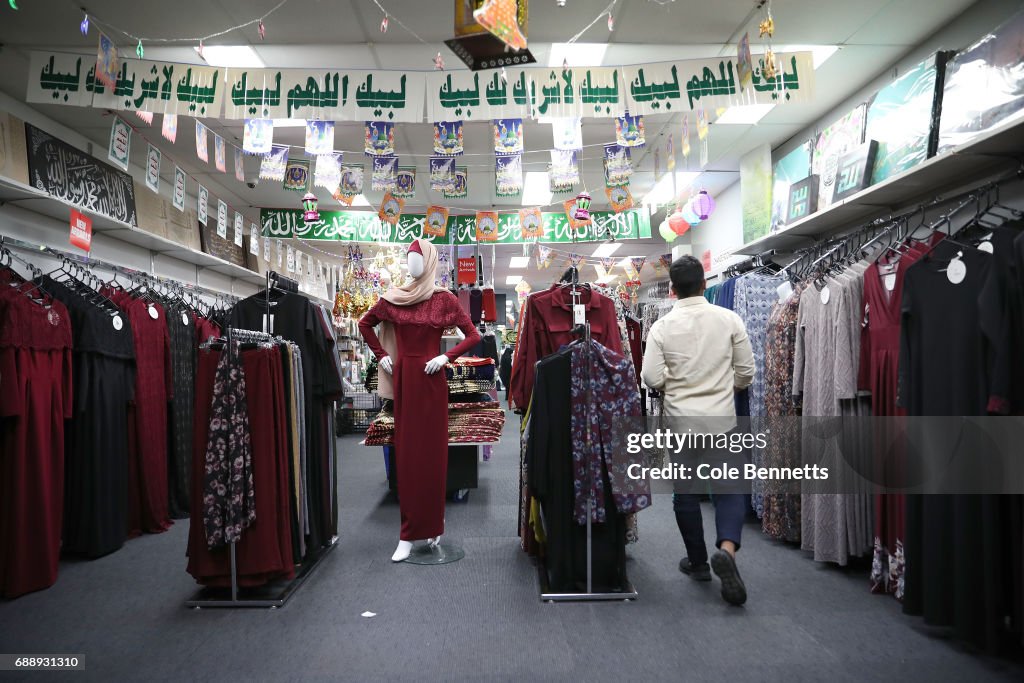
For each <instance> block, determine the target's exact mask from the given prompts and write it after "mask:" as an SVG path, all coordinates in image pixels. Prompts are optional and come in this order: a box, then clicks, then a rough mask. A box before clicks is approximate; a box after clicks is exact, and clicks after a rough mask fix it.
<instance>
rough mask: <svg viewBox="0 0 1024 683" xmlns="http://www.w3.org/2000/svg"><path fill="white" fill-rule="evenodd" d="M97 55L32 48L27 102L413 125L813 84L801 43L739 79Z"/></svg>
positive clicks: (720, 61) (667, 109) (722, 61)
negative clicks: (232, 64) (289, 65)
mask: <svg viewBox="0 0 1024 683" xmlns="http://www.w3.org/2000/svg"><path fill="white" fill-rule="evenodd" d="M95 62H96V60H95V58H94V56H92V55H78V54H69V53H60V52H38V51H37V52H33V53H32V55H31V59H30V63H29V64H30V65H29V79H28V80H29V85H28V94H27V97H26V101H28V102H31V103H41V104H63V105H71V106H80V107H81V106H93V107H98V108H106V109H118V110H132V111H147V112H154V113H165V112H167V113H172V114H188V115H192V116H202V117H210V118H218V117H223V118H227V119H253V118H265V119H287V118H296V119H318V120H324V121H389V122H409V123H415V122H421V121H424V120H427V121H430V122H438V121H486V120H493V119H504V118H527V117H531V116H532V117H534V118H537V117H576V118H578V117H591V118H615V117H618V116H622V115H624V114H625V113H626V111H627V110H628V111H629V113H630V114H633V115H637V114H658V113H674V112H687V111H696V110H697V109H699V108H700V107H704V108H705V109H711V108H717V107H727V106H730V105H733V104H771V103H776V102H782V101H789V100H792V101H806V100H808V99H809V98H810V97H811V95H812V94H813V88H814V62H813V58H812V54H811V53H810V52H796V53H789V54H780V55H778V56H777V63H778V64H779V73H778V75H777V76H775V77H774V78H772V79H769V78H767V77H766V76H765V75H764V71H763V63H762V58H761V57H760V56H759V55H755V56H754V61H753V64H752V66H753V73H752V75H751V86H750V87H748V88H746V89H744V88H743V87H742V86H741V84H740V71H739V65H738V63H737V62H738V56H732V57H720V58H718V57H716V58H713V59H693V60H684V61H677V62H664V63H659V64H646V65H643V66H623V67H589V68H588V67H577V68H570V69H562V68H559V67H554V68H551V67H544V68H541V67H533V68H524V69H507V78H504V79H503V78H502V75H501V73H500V72H498V71H492V72H481V71H432V72H420V71H409V72H404V71H349V70H343V69H326V70H325V69H318V70H306V69H237V68H230V69H217V68H214V67H207V66H196V65H188V64H173V63H168V62H153V61H148V60H140V59H126V60H122V61H121V63H120V65H119V67H118V69H119V70H118V79H117V85H116V87H115V88H114V89H113V91H111V89H110V88H107V87H106V86H104V85H103V84H102V83H101V82H99V81H98V80H97V78H96V73H95V72H96V64H95ZM424 108H425V109H426V119H424Z"/></svg>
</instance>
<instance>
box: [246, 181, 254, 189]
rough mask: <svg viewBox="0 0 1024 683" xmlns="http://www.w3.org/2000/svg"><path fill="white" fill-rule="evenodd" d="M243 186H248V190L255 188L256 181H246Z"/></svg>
mask: <svg viewBox="0 0 1024 683" xmlns="http://www.w3.org/2000/svg"><path fill="white" fill-rule="evenodd" d="M245 186H246V187H248V188H249V189H250V190H255V189H256V183H254V182H252V181H249V182H247V183H246V184H245Z"/></svg>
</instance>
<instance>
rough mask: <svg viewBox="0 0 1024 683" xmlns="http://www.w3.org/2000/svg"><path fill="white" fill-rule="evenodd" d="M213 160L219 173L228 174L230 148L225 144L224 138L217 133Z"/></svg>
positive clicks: (214, 139) (214, 140)
mask: <svg viewBox="0 0 1024 683" xmlns="http://www.w3.org/2000/svg"><path fill="white" fill-rule="evenodd" d="M213 159H214V165H215V166H216V167H217V170H218V171H220V172H221V173H227V172H228V148H227V145H226V144H224V138H222V137H221V136H219V135H217V134H216V133H214V135H213Z"/></svg>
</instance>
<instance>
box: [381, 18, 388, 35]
mask: <svg viewBox="0 0 1024 683" xmlns="http://www.w3.org/2000/svg"><path fill="white" fill-rule="evenodd" d="M380 32H381V33H387V32H388V15H386V14H385V15H384V18H383V19H381V20H380Z"/></svg>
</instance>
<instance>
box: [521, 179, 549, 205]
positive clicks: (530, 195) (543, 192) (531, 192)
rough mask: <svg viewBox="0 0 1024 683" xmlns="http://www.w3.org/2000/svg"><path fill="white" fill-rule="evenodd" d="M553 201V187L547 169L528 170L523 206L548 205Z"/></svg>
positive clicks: (524, 186)
mask: <svg viewBox="0 0 1024 683" xmlns="http://www.w3.org/2000/svg"><path fill="white" fill-rule="evenodd" d="M550 203H551V187H550V186H549V185H548V174H547V172H546V171H527V172H526V181H525V182H524V183H523V206H547V205H548V204H550Z"/></svg>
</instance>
